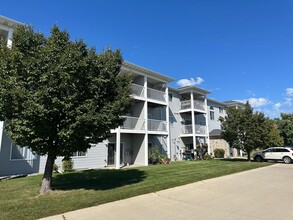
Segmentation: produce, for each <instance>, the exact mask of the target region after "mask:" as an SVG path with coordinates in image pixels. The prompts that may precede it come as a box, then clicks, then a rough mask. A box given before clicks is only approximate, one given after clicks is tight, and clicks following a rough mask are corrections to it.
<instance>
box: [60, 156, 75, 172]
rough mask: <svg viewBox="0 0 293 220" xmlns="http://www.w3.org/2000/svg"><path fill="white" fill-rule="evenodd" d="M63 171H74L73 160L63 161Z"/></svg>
mask: <svg viewBox="0 0 293 220" xmlns="http://www.w3.org/2000/svg"><path fill="white" fill-rule="evenodd" d="M62 169H63V171H64V172H71V171H73V161H72V159H66V160H63V161H62Z"/></svg>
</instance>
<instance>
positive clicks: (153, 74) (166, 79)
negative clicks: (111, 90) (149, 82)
mask: <svg viewBox="0 0 293 220" xmlns="http://www.w3.org/2000/svg"><path fill="white" fill-rule="evenodd" d="M122 66H124V67H125V68H128V69H130V70H136V71H138V72H142V73H144V74H146V75H148V76H151V77H153V78H158V79H161V80H162V81H164V82H166V83H169V82H172V81H174V80H175V79H173V78H171V77H168V76H166V75H163V74H161V73H158V72H155V71H152V70H150V69H146V68H144V67H142V66H139V65H136V64H133V63H130V62H128V61H124V62H123V64H122Z"/></svg>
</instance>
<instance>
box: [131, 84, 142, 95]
mask: <svg viewBox="0 0 293 220" xmlns="http://www.w3.org/2000/svg"><path fill="white" fill-rule="evenodd" d="M131 90H132V95H133V96H137V97H141V98H144V87H143V86H141V85H137V84H134V83H132V84H131Z"/></svg>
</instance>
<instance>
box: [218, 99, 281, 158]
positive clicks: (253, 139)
mask: <svg viewBox="0 0 293 220" xmlns="http://www.w3.org/2000/svg"><path fill="white" fill-rule="evenodd" d="M220 121H221V123H222V137H223V139H224V140H226V141H227V142H228V143H229V145H230V146H233V147H235V148H238V149H242V150H244V151H245V152H246V153H247V159H248V160H249V161H250V153H251V151H252V150H253V149H256V148H264V147H267V146H270V145H275V144H280V143H278V141H280V138H279V139H277V140H274V139H273V137H275V136H277V134H278V133H277V129H276V127H275V126H274V123H272V122H271V121H270V120H269V119H268V118H266V117H265V116H264V114H263V113H262V112H253V108H252V107H251V106H250V104H249V103H248V102H247V103H246V104H245V108H244V109H235V108H228V109H227V116H225V117H224V118H223V117H221V118H220Z"/></svg>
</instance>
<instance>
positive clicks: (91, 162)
mask: <svg viewBox="0 0 293 220" xmlns="http://www.w3.org/2000/svg"><path fill="white" fill-rule="evenodd" d="M62 159H63V157H57V159H56V161H55V164H56V165H58V166H59V167H60V169H62ZM46 160H47V156H42V157H41V160H40V171H39V172H40V173H43V172H44V169H45V165H46ZM72 160H73V168H74V169H96V168H102V167H105V166H106V165H107V163H106V160H107V147H106V144H105V143H98V144H94V145H93V146H92V147H91V148H90V149H88V151H87V156H84V157H72Z"/></svg>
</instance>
